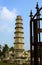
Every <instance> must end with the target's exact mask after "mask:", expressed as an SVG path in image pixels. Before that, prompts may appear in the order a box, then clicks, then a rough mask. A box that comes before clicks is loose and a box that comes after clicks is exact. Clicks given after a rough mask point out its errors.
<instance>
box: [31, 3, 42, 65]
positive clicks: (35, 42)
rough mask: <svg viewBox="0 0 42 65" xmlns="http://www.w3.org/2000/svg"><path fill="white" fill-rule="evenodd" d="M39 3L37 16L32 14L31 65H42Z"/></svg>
mask: <svg viewBox="0 0 42 65" xmlns="http://www.w3.org/2000/svg"><path fill="white" fill-rule="evenodd" d="M41 9H42V7H41V8H39V6H38V3H37V5H36V10H37V12H36V14H35V15H34V16H33V15H32V11H31V12H30V49H31V65H42V41H41V39H40V38H41V33H42V28H41V22H42V18H40V11H41Z"/></svg>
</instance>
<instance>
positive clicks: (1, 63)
mask: <svg viewBox="0 0 42 65" xmlns="http://www.w3.org/2000/svg"><path fill="white" fill-rule="evenodd" d="M0 65H18V64H15V63H4V62H0Z"/></svg>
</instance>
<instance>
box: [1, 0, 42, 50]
mask: <svg viewBox="0 0 42 65" xmlns="http://www.w3.org/2000/svg"><path fill="white" fill-rule="evenodd" d="M37 2H38V4H39V7H41V6H42V0H0V44H1V45H3V46H4V44H8V46H9V47H11V46H14V44H13V43H14V32H15V23H16V21H15V19H16V16H17V15H21V16H22V19H23V27H24V29H23V31H24V49H25V50H29V49H30V17H29V15H30V11H31V10H32V12H33V15H34V14H35V12H36V3H37Z"/></svg>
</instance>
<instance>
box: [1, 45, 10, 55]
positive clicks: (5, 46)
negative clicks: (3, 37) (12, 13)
mask: <svg viewBox="0 0 42 65" xmlns="http://www.w3.org/2000/svg"><path fill="white" fill-rule="evenodd" d="M2 51H3V55H4V56H6V54H7V53H8V52H9V47H8V45H7V44H5V45H4V47H3V50H2Z"/></svg>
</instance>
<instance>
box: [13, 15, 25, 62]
mask: <svg viewBox="0 0 42 65" xmlns="http://www.w3.org/2000/svg"><path fill="white" fill-rule="evenodd" d="M15 25H16V27H15V32H14V33H15V37H14V39H15V42H14V53H15V61H16V62H18V61H19V59H21V55H22V53H23V51H24V36H23V34H24V32H23V23H22V17H21V16H17V18H16V23H15Z"/></svg>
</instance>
